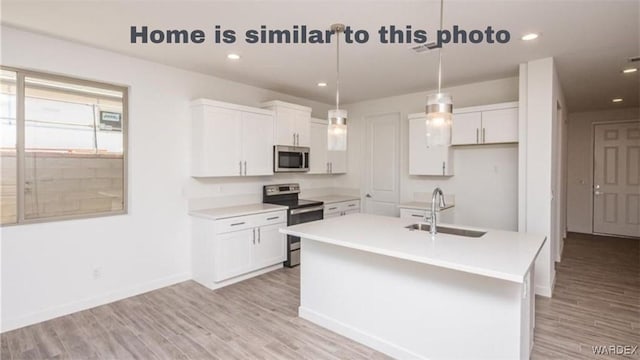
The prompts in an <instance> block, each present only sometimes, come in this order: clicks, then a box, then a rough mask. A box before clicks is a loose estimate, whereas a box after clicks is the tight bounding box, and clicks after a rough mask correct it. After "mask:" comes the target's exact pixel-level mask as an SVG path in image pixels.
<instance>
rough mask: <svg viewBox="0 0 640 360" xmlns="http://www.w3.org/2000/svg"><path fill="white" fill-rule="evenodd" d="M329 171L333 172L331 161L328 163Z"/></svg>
mask: <svg viewBox="0 0 640 360" xmlns="http://www.w3.org/2000/svg"><path fill="white" fill-rule="evenodd" d="M329 173H330V174H333V163H332V162H330V163H329Z"/></svg>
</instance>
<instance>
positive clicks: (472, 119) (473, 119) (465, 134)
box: [451, 111, 482, 145]
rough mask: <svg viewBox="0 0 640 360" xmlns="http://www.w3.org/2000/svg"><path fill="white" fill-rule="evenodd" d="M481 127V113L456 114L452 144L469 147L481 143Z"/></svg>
mask: <svg viewBox="0 0 640 360" xmlns="http://www.w3.org/2000/svg"><path fill="white" fill-rule="evenodd" d="M481 127H482V114H481V113H480V112H479V111H478V112H470V113H464V114H455V113H454V114H453V123H452V125H451V144H453V145H468V144H479V143H481V141H480V128H481Z"/></svg>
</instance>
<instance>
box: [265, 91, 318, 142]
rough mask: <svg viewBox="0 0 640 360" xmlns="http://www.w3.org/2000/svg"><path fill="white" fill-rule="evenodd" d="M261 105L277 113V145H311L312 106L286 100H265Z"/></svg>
mask: <svg viewBox="0 0 640 360" xmlns="http://www.w3.org/2000/svg"><path fill="white" fill-rule="evenodd" d="M261 107H262V108H264V109H268V110H271V111H273V112H274V114H275V118H276V125H275V142H276V145H289V146H310V144H311V108H309V107H306V106H301V105H296V104H291V103H287V102H284V101H269V102H265V103H262V105H261Z"/></svg>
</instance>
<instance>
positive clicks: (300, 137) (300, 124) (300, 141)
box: [293, 110, 311, 146]
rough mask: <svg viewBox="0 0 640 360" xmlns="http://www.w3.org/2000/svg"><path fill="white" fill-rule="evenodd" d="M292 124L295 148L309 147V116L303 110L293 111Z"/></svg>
mask: <svg viewBox="0 0 640 360" xmlns="http://www.w3.org/2000/svg"><path fill="white" fill-rule="evenodd" d="M293 122H294V125H295V126H294V128H295V132H296V141H297V146H310V144H311V140H310V138H311V135H310V134H311V114H310V113H309V112H307V111H303V110H293Z"/></svg>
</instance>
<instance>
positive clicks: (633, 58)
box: [629, 56, 640, 62]
mask: <svg viewBox="0 0 640 360" xmlns="http://www.w3.org/2000/svg"><path fill="white" fill-rule="evenodd" d="M637 61H640V56H634V57H630V58H629V62H637Z"/></svg>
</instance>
